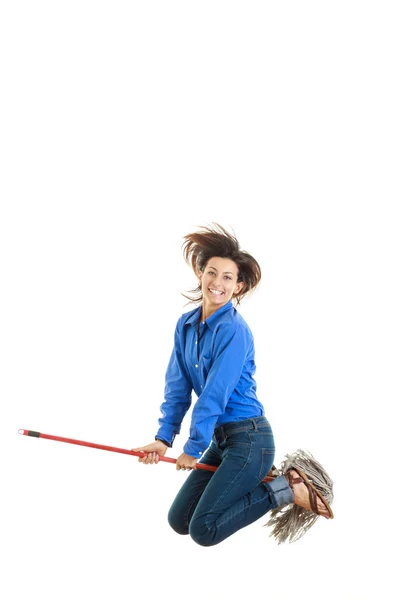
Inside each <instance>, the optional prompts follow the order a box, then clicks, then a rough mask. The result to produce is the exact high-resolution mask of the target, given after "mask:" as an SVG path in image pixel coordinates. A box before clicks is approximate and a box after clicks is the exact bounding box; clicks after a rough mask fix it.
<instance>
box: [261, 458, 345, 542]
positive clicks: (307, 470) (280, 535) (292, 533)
mask: <svg viewBox="0 0 400 600" xmlns="http://www.w3.org/2000/svg"><path fill="white" fill-rule="evenodd" d="M296 468H297V469H299V470H300V471H303V473H304V474H305V475H307V477H308V479H309V480H310V482H311V483H312V484H313V485H314V487H315V489H316V490H318V492H319V493H320V494H321V496H322V497H323V498H324V499H325V500H326V501H327V502H328V503H329V504H332V501H333V490H332V488H333V481H332V479H331V478H330V477H329V475H328V473H327V472H326V471H325V469H324V468H323V466H322V465H321V464H320V463H319V462H318V461H317V460H316V459H315V458H314V457H313V455H312V454H311V453H310V452H308V451H306V450H296V452H293V454H286V455H285V457H284V460H283V462H282V463H281V467H280V470H279V475H283V474H284V473H287V471H289V470H290V469H296ZM269 515H270V518H269V520H268V522H267V523H265V525H264V527H272V531H271V533H270V537H273V538H275V540H276V541H277V542H278V544H282V543H283V542H289V543H292V542H295V541H296V540H299V539H300V538H301V537H303V535H304V534H305V533H306V532H307V531H308V530H309V529H310V527H312V525H314V523H315V521H316V520H317V519H318V517H319V515H317V514H315V513H314V512H312V511H310V510H306V509H304V508H302V507H300V506H297V505H296V504H287V505H285V506H280V507H278V508H274V509H272V510H271V512H270V513H269Z"/></svg>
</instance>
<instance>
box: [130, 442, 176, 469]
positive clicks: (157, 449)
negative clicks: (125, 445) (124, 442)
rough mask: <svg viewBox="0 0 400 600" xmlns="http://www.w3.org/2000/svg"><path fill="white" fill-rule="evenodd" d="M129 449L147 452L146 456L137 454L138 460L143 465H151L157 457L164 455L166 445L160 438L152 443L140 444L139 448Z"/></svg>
mask: <svg viewBox="0 0 400 600" xmlns="http://www.w3.org/2000/svg"><path fill="white" fill-rule="evenodd" d="M131 450H132V452H147V453H148V454H147V456H139V459H138V460H139V462H142V463H144V464H145V465H152V464H153V463H155V464H157V463H158V461H159V460H160V459H159V457H160V456H164V455H165V453H166V451H167V450H168V446H167V445H166V444H164V442H161V440H156V441H155V442H153V443H152V444H148V445H147V446H141V447H140V448H131Z"/></svg>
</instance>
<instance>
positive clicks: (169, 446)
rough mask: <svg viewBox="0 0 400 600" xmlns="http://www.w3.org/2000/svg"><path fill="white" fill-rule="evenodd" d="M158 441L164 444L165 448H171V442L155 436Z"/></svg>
mask: <svg viewBox="0 0 400 600" xmlns="http://www.w3.org/2000/svg"><path fill="white" fill-rule="evenodd" d="M155 439H156V440H157V441H158V442H162V443H163V444H164V445H165V446H167V448H172V444H169V443H168V442H166V441H165V440H162V439H161V438H159V437H156V438H155Z"/></svg>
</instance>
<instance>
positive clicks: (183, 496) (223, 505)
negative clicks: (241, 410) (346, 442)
mask: <svg viewBox="0 0 400 600" xmlns="http://www.w3.org/2000/svg"><path fill="white" fill-rule="evenodd" d="M274 455H275V444H274V438H273V433H272V429H271V426H270V424H269V422H268V421H267V419H266V418H265V417H254V418H250V419H245V420H242V421H234V422H231V423H225V424H224V425H221V426H220V427H216V428H215V430H214V434H213V436H212V440H211V443H210V445H209V447H208V449H207V450H206V452H205V453H204V455H203V456H202V458H201V459H200V461H199V463H206V464H209V465H213V466H216V467H218V468H217V470H216V471H205V470H203V469H194V470H193V471H191V473H190V475H189V476H188V477H187V479H186V480H185V482H184V484H183V485H182V487H181V489H180V490H179V492H178V494H177V496H176V498H175V500H174V501H173V503H172V505H171V508H170V510H169V513H168V522H169V524H170V526H171V527H172V529H174V530H175V531H176V532H177V533H179V534H182V535H187V534H189V535H190V536H191V538H192V539H193V540H194V541H195V542H196V543H197V544H200V545H201V546H213V545H215V544H219V543H220V542H222V541H223V540H225V539H226V538H227V537H229V536H230V535H232V534H233V533H235V532H236V531H238V530H239V529H242V527H246V525H249V524H250V523H253V522H254V521H256V520H257V519H259V518H260V517H262V516H263V515H265V514H266V513H267V512H268V511H269V510H271V509H273V508H277V507H279V506H284V505H286V504H290V503H292V502H293V492H292V490H291V488H290V486H289V484H288V482H287V480H286V477H285V476H284V475H281V476H279V477H277V478H276V479H274V480H273V481H271V482H264V483H263V481H262V480H263V479H264V477H266V475H267V474H268V472H269V470H270V469H271V467H272V464H273V461H274Z"/></svg>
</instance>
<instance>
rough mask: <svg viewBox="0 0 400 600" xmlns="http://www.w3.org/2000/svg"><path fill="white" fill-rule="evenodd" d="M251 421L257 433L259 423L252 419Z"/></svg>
mask: <svg viewBox="0 0 400 600" xmlns="http://www.w3.org/2000/svg"><path fill="white" fill-rule="evenodd" d="M250 421H251V422H252V423H253V427H254V431H257V423H256V422H255V420H254V419H250Z"/></svg>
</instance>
